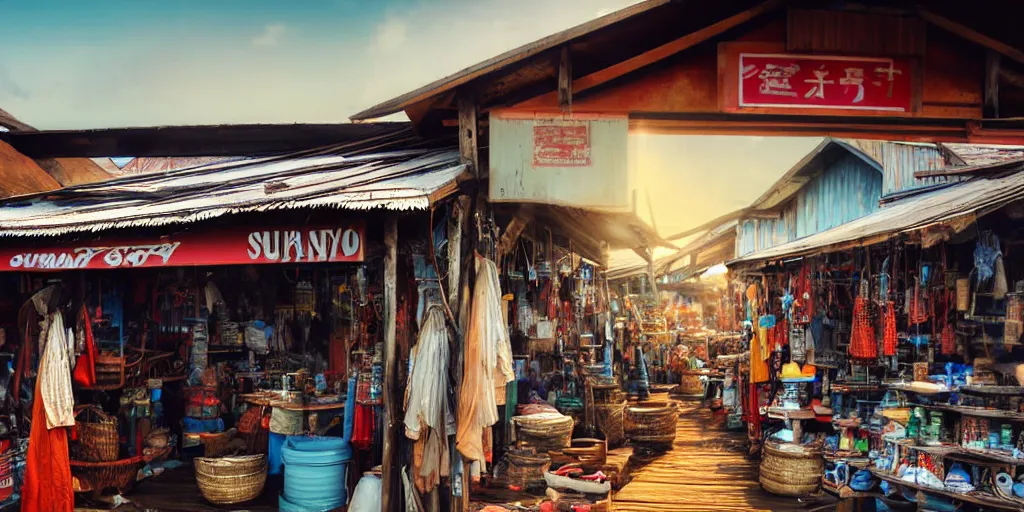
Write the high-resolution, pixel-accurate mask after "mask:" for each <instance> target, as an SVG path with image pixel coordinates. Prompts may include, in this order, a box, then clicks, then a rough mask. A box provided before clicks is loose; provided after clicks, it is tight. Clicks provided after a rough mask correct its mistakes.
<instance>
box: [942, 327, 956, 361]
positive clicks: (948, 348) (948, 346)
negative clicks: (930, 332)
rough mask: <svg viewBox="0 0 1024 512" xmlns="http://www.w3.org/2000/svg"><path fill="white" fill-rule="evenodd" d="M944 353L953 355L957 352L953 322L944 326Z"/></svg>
mask: <svg viewBox="0 0 1024 512" xmlns="http://www.w3.org/2000/svg"><path fill="white" fill-rule="evenodd" d="M941 340H942V355H946V356H949V355H953V354H956V332H955V331H954V330H953V324H946V326H945V327H943V328H942V335H941Z"/></svg>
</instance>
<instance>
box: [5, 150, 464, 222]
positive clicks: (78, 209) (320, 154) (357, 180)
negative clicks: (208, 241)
mask: <svg viewBox="0 0 1024 512" xmlns="http://www.w3.org/2000/svg"><path fill="white" fill-rule="evenodd" d="M464 172H466V167H465V165H463V164H462V163H461V161H460V158H459V152H458V151H456V150H429V149H404V150H395V151H385V152H378V153H366V152H356V153H353V152H351V151H347V152H346V151H345V150H342V149H335V148H325V149H323V150H317V151H307V152H303V153H297V154H292V155H286V156H278V157H270V158H260V159H254V160H244V161H239V162H227V163H216V164H210V165H204V166H200V167H195V168H191V169H183V170H179V171H172V172H168V173H158V174H150V175H141V176H129V177H124V178H120V179H115V180H109V181H105V182H103V183H98V184H92V185H82V186H75V187H68V188H64V189H60V190H56V191H53V192H48V193H43V194H37V195H34V196H26V197H18V198H12V199H10V200H8V201H4V202H0V237H2V236H56V235H63V234H67V233H75V232H90V231H100V230H107V229H116V228H131V227H145V226H163V225H170V224H184V223H191V222H197V221H201V220H205V219H210V218H214V217H219V216H222V215H228V214H234V213H242V212H254V211H268V210H278V209H300V208H337V209H346V210H369V209H375V208H380V209H387V210H423V209H427V208H428V207H429V206H430V204H431V203H432V202H434V201H436V200H438V199H440V198H443V197H445V196H447V195H448V194H451V193H453V192H454V191H455V190H457V188H458V186H457V183H456V181H457V178H458V177H459V176H460V175H461V174H463V173H464Z"/></svg>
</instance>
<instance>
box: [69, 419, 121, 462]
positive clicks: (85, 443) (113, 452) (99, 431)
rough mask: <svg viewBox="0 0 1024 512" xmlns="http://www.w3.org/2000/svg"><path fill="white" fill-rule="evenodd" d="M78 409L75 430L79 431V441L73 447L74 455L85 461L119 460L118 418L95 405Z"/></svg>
mask: <svg viewBox="0 0 1024 512" xmlns="http://www.w3.org/2000/svg"><path fill="white" fill-rule="evenodd" d="M77 409H78V410H77V411H75V419H76V422H75V430H77V431H78V443H76V444H75V445H74V446H73V449H72V453H73V455H74V457H75V458H76V459H78V460H82V461H85V462H111V461H115V460H117V456H118V452H119V451H120V445H119V442H118V436H117V418H115V417H111V416H108V415H107V414H106V413H104V412H103V410H102V409H100V408H99V407H96V406H94V405H88V406H82V407H79V408H77Z"/></svg>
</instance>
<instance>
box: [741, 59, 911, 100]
mask: <svg viewBox="0 0 1024 512" xmlns="http://www.w3.org/2000/svg"><path fill="white" fill-rule="evenodd" d="M737 66H738V76H739V89H738V92H739V104H738V106H739V107H740V108H741V109H742V108H745V107H746V108H751V107H769V108H790V109H792V108H805V109H806V108H817V109H838V110H874V111H884V112H910V111H911V109H912V105H913V87H912V85H913V77H912V76H911V73H912V69H913V68H912V66H911V64H910V62H909V61H907V60H900V59H887V58H870V57H823V56H817V55H796V54H785V53H740V54H739V59H738V64H737Z"/></svg>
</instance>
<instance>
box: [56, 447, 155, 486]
mask: <svg viewBox="0 0 1024 512" xmlns="http://www.w3.org/2000/svg"><path fill="white" fill-rule="evenodd" d="M146 460H147V459H146V457H144V456H141V455H140V456H137V457H131V458H129V459H121V460H116V461H113V462H82V461H77V460H73V461H71V476H73V477H74V479H75V489H74V490H75V492H89V491H102V490H104V489H110V488H114V489H117V490H118V492H120V493H122V494H123V493H125V492H128V490H130V489H131V488H132V487H133V486H134V485H135V479H136V477H137V476H138V473H139V470H140V469H142V467H143V466H145V465H146Z"/></svg>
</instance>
